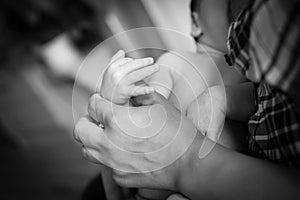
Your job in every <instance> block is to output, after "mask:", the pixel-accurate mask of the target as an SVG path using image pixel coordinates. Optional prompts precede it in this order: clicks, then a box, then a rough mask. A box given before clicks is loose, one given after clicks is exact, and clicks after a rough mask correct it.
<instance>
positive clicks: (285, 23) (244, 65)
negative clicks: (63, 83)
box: [225, 0, 300, 166]
mask: <svg viewBox="0 0 300 200" xmlns="http://www.w3.org/2000/svg"><path fill="white" fill-rule="evenodd" d="M299 6H300V1H299V0H290V1H282V0H269V1H267V0H257V1H253V3H252V4H250V5H249V7H248V8H246V9H245V10H244V11H243V12H242V13H241V14H240V16H239V17H238V19H237V21H235V22H233V23H232V24H231V26H230V30H229V34H228V41H227V46H228V50H229V52H228V54H227V55H226V56H225V58H226V60H227V61H228V64H229V65H233V66H234V67H235V68H237V69H238V71H240V72H241V73H242V74H244V75H245V76H246V77H247V78H248V79H250V80H251V81H253V82H256V83H259V84H258V87H257V90H256V92H257V94H256V102H257V112H256V113H255V114H254V115H253V116H252V117H251V118H250V120H249V123H248V124H249V131H250V136H249V147H250V150H251V151H252V152H254V153H256V154H257V155H259V156H260V157H264V158H266V159H269V160H272V161H276V162H280V163H289V164H290V163H293V164H295V165H297V166H300V121H299V110H300V109H299V104H300V93H299V92H298V91H299V89H300V85H299V81H300V72H299V70H300V62H299V61H300V51H299V50H300V30H299V25H300V12H299V11H300V9H299ZM295 103H296V104H295ZM296 105H298V107H297V106H296Z"/></svg>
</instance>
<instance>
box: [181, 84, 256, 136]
mask: <svg viewBox="0 0 300 200" xmlns="http://www.w3.org/2000/svg"><path fill="white" fill-rule="evenodd" d="M253 90H254V88H253V84H252V83H250V82H246V83H241V84H237V85H231V86H225V90H224V88H223V87H221V86H214V87H210V88H208V90H206V91H205V92H203V93H202V94H201V95H199V96H198V97H197V99H195V100H194V101H193V102H192V103H191V104H190V105H189V107H188V109H187V113H186V115H187V117H188V118H189V119H190V120H191V121H192V122H193V123H194V125H195V126H196V127H197V129H198V130H199V131H200V132H201V133H204V134H206V135H207V136H208V137H210V138H211V139H212V140H214V141H217V140H218V138H219V134H220V133H221V129H222V128H223V125H224V122H225V118H228V119H232V120H236V121H242V122H246V121H247V120H248V119H249V117H250V116H251V114H253V113H254V111H255V104H254V97H253Z"/></svg>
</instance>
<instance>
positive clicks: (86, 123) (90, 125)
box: [74, 116, 103, 147]
mask: <svg viewBox="0 0 300 200" xmlns="http://www.w3.org/2000/svg"><path fill="white" fill-rule="evenodd" d="M101 137H103V130H102V128H100V127H99V126H98V125H97V124H95V123H94V122H93V120H92V119H91V118H90V117H89V116H85V117H82V118H81V119H80V120H79V121H78V122H77V123H76V125H75V128H74V138H75V140H76V141H78V142H80V143H81V144H83V145H84V146H86V147H92V146H94V145H92V144H94V143H96V142H98V141H99V142H101Z"/></svg>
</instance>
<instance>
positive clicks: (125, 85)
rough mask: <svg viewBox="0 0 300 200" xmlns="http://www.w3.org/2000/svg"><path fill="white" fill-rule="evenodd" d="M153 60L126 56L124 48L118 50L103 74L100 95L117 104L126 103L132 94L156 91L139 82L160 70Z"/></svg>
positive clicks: (137, 94)
mask: <svg viewBox="0 0 300 200" xmlns="http://www.w3.org/2000/svg"><path fill="white" fill-rule="evenodd" d="M153 62H154V61H153V58H151V57H149V58H141V59H132V58H129V57H125V52H124V51H123V50H120V51H118V52H117V53H116V54H115V55H114V56H113V57H112V59H111V61H110V63H109V67H108V68H107V69H106V71H105V73H104V75H103V79H102V84H101V89H100V95H101V96H102V97H103V98H105V99H107V100H110V101H111V102H113V103H115V104H119V105H124V104H126V103H127V102H128V101H129V99H130V98H131V97H132V96H139V95H145V94H150V93H152V92H154V88H152V87H150V86H148V85H146V84H145V83H141V84H139V82H141V81H142V80H144V79H145V78H147V77H149V76H151V75H152V74H153V73H155V72H157V71H158V70H159V67H158V65H156V64H153Z"/></svg>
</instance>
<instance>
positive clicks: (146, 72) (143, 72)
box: [128, 64, 159, 84]
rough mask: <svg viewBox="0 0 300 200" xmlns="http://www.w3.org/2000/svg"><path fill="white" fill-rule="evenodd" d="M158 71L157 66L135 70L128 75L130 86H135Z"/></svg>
mask: <svg viewBox="0 0 300 200" xmlns="http://www.w3.org/2000/svg"><path fill="white" fill-rule="evenodd" d="M158 71H159V66H158V65H156V64H154V65H150V66H147V67H144V68H141V69H138V70H135V71H133V72H132V73H130V74H129V75H128V81H129V84H133V83H136V82H138V81H141V80H144V79H145V78H147V77H149V76H151V75H152V74H154V73H156V72H158Z"/></svg>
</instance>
